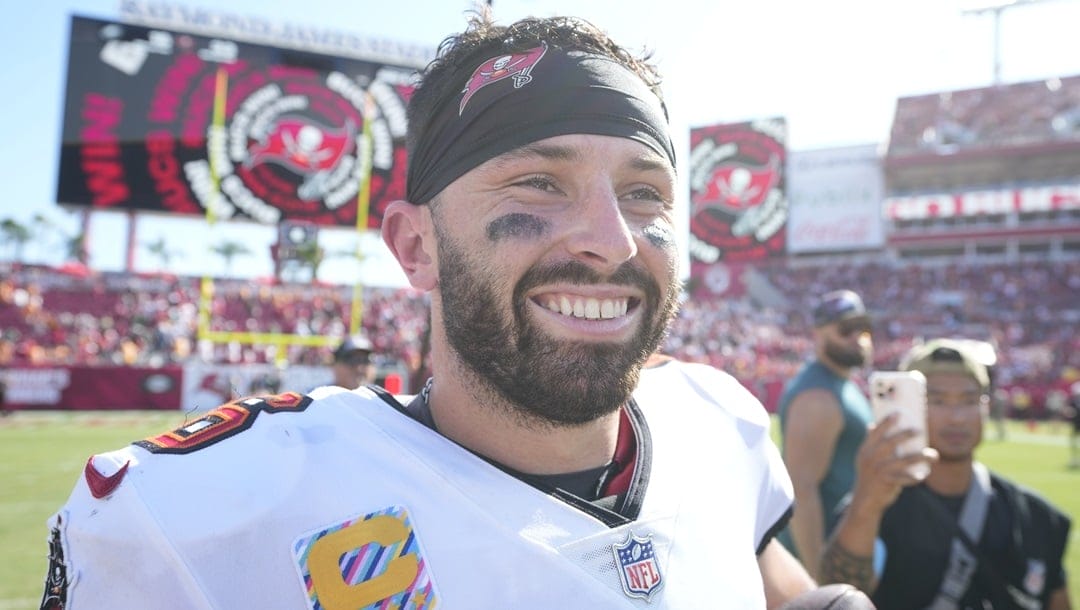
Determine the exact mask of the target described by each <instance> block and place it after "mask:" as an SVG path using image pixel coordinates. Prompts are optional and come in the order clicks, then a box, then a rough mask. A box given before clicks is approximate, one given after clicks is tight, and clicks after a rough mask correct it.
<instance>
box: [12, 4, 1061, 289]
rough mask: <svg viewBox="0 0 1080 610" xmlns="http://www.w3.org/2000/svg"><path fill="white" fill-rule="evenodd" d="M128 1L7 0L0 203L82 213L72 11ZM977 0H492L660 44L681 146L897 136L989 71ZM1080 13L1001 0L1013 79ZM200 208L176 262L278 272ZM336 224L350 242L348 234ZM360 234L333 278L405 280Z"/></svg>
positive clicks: (101, 10) (96, 262) (404, 21)
mask: <svg viewBox="0 0 1080 610" xmlns="http://www.w3.org/2000/svg"><path fill="white" fill-rule="evenodd" d="M170 4H173V5H185V6H191V7H198V8H205V9H212V10H214V11H216V12H222V13H231V14H236V15H245V16H259V17H262V18H264V19H267V20H269V21H271V22H273V23H280V24H284V23H296V24H302V25H308V26H313V27H320V28H330V29H334V30H339V31H345V32H350V33H356V34H358V35H361V36H366V37H371V38H376V39H386V40H395V41H402V42H409V43H415V44H420V45H423V46H430V47H434V45H435V44H437V43H438V42H439V41H440V40H441V39H442V38H443V37H444V36H445V35H447V34H449V33H451V32H454V31H456V30H458V29H460V28H461V27H462V26H463V25H464V19H465V17H464V15H465V12H466V11H467V10H468V9H470V8H471V7H472V6H473V3H472V2H470V1H465V0H397V1H382V2H372V1H370V0H366V1H361V2H355V1H354V2H342V1H341V0H299V1H298V0H289V1H286V0H259V1H254V0H216V1H215V2H210V1H208V0H206V1H204V0H177V1H175V2H172V3H170ZM984 4H989V0H987V2H986V3H984ZM120 5H121V3H120V2H119V1H118V0H66V1H55V2H41V3H30V2H20V3H15V4H14V5H13V6H8V7H7V10H6V11H5V14H6V15H7V16H8V17H9V19H8V24H9V25H8V28H7V31H6V32H5V35H4V36H3V37H0V56H2V57H4V58H5V61H4V62H3V63H2V64H0V71H2V82H4V83H5V84H6V86H5V87H4V89H5V90H6V91H7V93H5V94H4V95H3V108H4V111H5V115H6V117H7V119H8V120H7V132H8V133H9V134H10V136H11V137H10V138H9V143H8V144H7V145H6V146H3V147H0V167H2V168H3V170H2V171H3V172H4V175H3V179H2V180H0V218H7V217H14V218H17V219H20V220H23V221H29V219H30V218H32V217H33V215H34V214H37V213H44V214H46V215H48V216H49V217H50V218H52V219H53V220H54V221H55V222H57V223H58V224H60V225H62V226H64V227H67V228H69V230H70V231H72V232H73V231H74V230H75V229H74V227H75V225H76V219H75V217H74V216H72V215H70V214H68V213H67V212H65V211H64V210H62V209H60V208H58V207H57V206H56V202H55V190H56V186H55V182H56V171H57V160H58V151H59V142H60V128H61V119H62V116H61V115H62V96H63V88H64V78H65V70H66V54H67V42H66V37H67V30H68V19H69V16H70V15H71V14H72V13H77V14H82V15H87V16H92V17H102V18H118V17H119V16H120ZM974 5H975V4H974V3H973V2H970V1H967V0H963V1H961V0H906V1H895V0H880V1H874V2H866V1H865V0H819V1H817V2H798V1H795V0H790V1H783V0H755V1H748V0H741V1H725V0H709V1H705V0H665V1H664V2H660V3H654V2H648V3H647V2H643V1H641V0H494V10H495V15H496V17H497V18H498V19H499V20H500V21H511V20H513V19H516V18H518V17H522V16H525V15H529V14H534V15H552V14H560V13H562V14H575V15H579V16H582V17H585V18H587V19H589V20H591V21H593V22H594V23H596V24H597V25H599V26H600V27H602V28H604V29H606V30H608V31H609V32H610V33H611V34H612V35H613V36H614V37H615V38H616V40H618V41H620V42H621V43H623V44H624V45H626V46H630V47H632V48H639V47H648V48H650V49H653V50H654V52H655V58H656V59H657V61H658V62H659V64H660V67H661V69H662V70H663V72H664V73H665V75H666V86H665V92H666V95H667V98H668V105H669V107H670V109H671V113H672V125H673V128H674V133H675V138H676V146H678V147H680V148H679V149H678V152H679V154H680V155H681V156H682V157H683V158H685V156H686V153H685V146H686V140H687V137H688V130H689V128H690V127H692V126H699V125H708V124H711V123H720V122H735V121H743V120H749V119H755V118H762V117H770V116H783V117H786V118H787V121H788V127H789V139H788V146H789V148H790V149H791V150H795V151H798V150H809V149H817V148H831V147H836V146H846V145H852V144H867V143H884V142H886V141H887V138H888V132H889V127H890V124H891V121H892V114H893V112H894V110H895V103H896V99H897V98H898V97H902V96H908V95H917V94H922V93H928V92H936V91H944V90H953V89H965V88H971V87H981V86H986V85H989V84H991V83H992V81H993V78H994V22H993V18H992V17H991V15H990V14H981V15H975V14H966V13H965V12H964V9H965V8H969V7H972V6H974ZM1077 23H1080V0H1042V1H1037V2H1030V3H1021V4H1017V5H1016V6H1013V7H1011V8H1009V9H1007V10H1005V11H1003V12H1002V15H1001V19H1000V46H999V49H1000V58H1001V79H1002V81H1004V82H1020V81H1027V80H1036V79H1041V78H1047V77H1051V76H1071V75H1076V74H1080V52H1077V49H1076V42H1075V41H1076V34H1075V24H1077ZM683 196H684V197H685V194H684V195H683ZM199 222H200V221H197V220H192V221H187V222H180V221H165V220H162V219H144V220H141V221H140V224H139V227H138V229H139V240H138V241H139V242H149V241H153V240H156V239H158V238H165V239H166V241H167V242H168V243H169V244H170V248H171V249H173V250H174V251H175V252H177V253H178V254H179V255H180V256H178V257H177V262H176V263H175V267H174V269H173V270H174V271H176V272H179V273H192V274H199V273H202V272H204V271H210V272H211V273H221V272H223V270H224V269H223V263H222V261H221V260H220V258H218V257H214V256H213V255H210V256H208V255H206V251H207V249H208V248H209V245H210V244H212V243H219V242H220V241H221V240H222V239H223V238H224V237H223V235H224V234H225V233H226V232H228V234H229V236H230V237H235V236H241V237H242V238H243V239H246V240H249V241H250V243H251V244H252V250H255V252H256V254H255V255H253V256H248V257H242V258H238V259H237V260H236V262H235V263H234V266H233V272H234V273H235V274H237V275H243V276H249V277H257V276H262V275H267V274H268V273H269V257H268V255H267V253H266V252H267V251H266V244H268V243H269V242H270V241H272V237H270V236H269V234H268V232H267V231H266V230H265V229H261V228H254V227H249V226H236V223H227V224H225V223H219V225H217V226H215V228H214V229H212V230H207V229H206V227H205V226H204V225H200V224H199ZM125 239H126V230H125V222H124V221H123V218H121V217H107V215H95V217H94V220H93V223H92V233H91V247H92V248H93V258H92V259H91V264H92V266H94V267H97V268H101V269H120V268H122V267H123V265H124V256H123V244H124V241H125ZM327 239H330V240H333V239H334V238H332V237H330V236H327ZM337 239H338V240H339V241H338V242H336V243H339V244H345V243H346V242H347V241H348V240H351V239H352V238H351V237H346V236H339V237H338V238H337ZM341 240H345V241H341ZM328 245H330V246H331V247H333V244H328ZM363 247H364V248H365V250H366V251H367V252H368V253H369V260H368V261H367V262H366V263H362V264H361V265H360V266H359V267H358V266H357V264H356V263H355V262H353V261H346V260H343V259H342V260H338V261H332V264H331V263H328V264H327V265H324V271H327V273H328V275H329V277H328V279H331V280H335V281H341V280H344V279H348V278H352V277H363V278H364V279H365V281H368V282H370V283H376V284H379V283H383V284H395V283H400V281H401V277H400V275H398V274H397V273H395V272H396V269H394V267H395V265H394V264H393V262H392V260H389V259H388V258H387V256H386V253H385V251H383V249H382V248H381V243H380V242H379V240H378V239H377V237H376V236H367V238H366V239H365V241H364V246H363ZM59 250H60V248H59V247H58V246H57V244H56V243H52V242H49V241H47V240H41V241H40V242H39V243H37V244H33V245H31V246H30V247H29V248H28V249H27V252H26V254H27V257H28V258H29V259H30V260H32V261H36V262H57V256H58V254H57V252H58V251H59ZM9 256H10V250H9V248H6V247H3V246H0V258H7V257H9ZM135 263H136V269H141V270H151V269H154V268H156V266H157V262H156V261H155V260H154V259H153V258H152V257H150V256H149V255H148V254H147V253H146V251H145V248H141V247H140V248H138V249H137V256H136V261H135Z"/></svg>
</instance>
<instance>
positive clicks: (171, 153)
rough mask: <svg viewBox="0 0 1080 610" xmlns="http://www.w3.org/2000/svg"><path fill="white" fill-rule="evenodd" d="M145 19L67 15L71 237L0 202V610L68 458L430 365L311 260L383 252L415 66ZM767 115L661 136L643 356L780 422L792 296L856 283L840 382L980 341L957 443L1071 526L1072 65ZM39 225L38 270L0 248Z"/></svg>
mask: <svg viewBox="0 0 1080 610" xmlns="http://www.w3.org/2000/svg"><path fill="white" fill-rule="evenodd" d="M133 4H139V3H133ZM165 13H167V11H160V12H158V13H155V12H154V11H149V12H142V13H140V12H139V11H138V10H135V9H131V8H129V9H128V10H127V12H126V13H122V15H121V17H119V18H101V17H92V16H84V15H71V16H70V23H69V27H70V38H69V41H68V48H67V71H66V74H65V75H64V79H65V81H64V82H65V95H64V100H63V126H62V141H61V143H60V146H59V150H58V151H57V154H58V160H59V161H58V168H59V169H58V176H57V182H56V193H55V195H56V200H55V203H56V205H57V206H58V207H60V208H62V209H64V210H66V212H67V213H70V214H72V215H75V216H76V217H77V218H79V219H80V221H79V222H80V223H81V228H80V229H79V230H78V231H75V232H64V231H62V230H60V229H58V228H57V227H55V226H51V225H50V224H49V223H48V222H47V221H46V220H45V219H40V220H39V221H37V222H34V221H25V220H20V219H18V218H16V217H15V216H14V215H8V214H6V213H0V382H2V384H3V385H2V387H3V394H2V409H3V414H2V417H0V453H2V454H3V457H4V459H2V460H0V464H3V466H0V472H2V473H3V476H2V477H0V480H2V481H3V482H4V484H5V488H6V489H7V491H6V492H5V493H4V494H2V495H0V546H2V547H3V551H2V552H0V556H2V558H3V559H2V563H3V564H4V566H5V568H4V570H3V571H2V575H0V609H5V608H29V607H37V605H38V603H39V599H40V595H41V583H42V579H43V577H44V576H45V573H46V568H47V565H48V559H47V550H48V549H47V545H46V536H47V534H48V532H47V530H46V527H45V522H46V519H48V517H49V516H50V515H51V514H52V512H53V511H55V510H56V509H57V508H58V507H59V506H60V505H61V504H62V503H63V502H64V500H65V499H66V497H67V494H68V493H69V492H70V490H71V485H72V484H73V482H74V481H76V480H77V478H78V477H79V475H80V473H81V472H82V469H83V467H84V465H85V464H86V460H87V458H88V457H89V456H90V455H92V454H95V453H100V452H103V451H107V450H110V449H113V448H116V447H120V446H123V445H125V444H129V443H131V442H133V441H136V440H139V439H141V438H145V437H147V436H149V435H152V434H156V433H159V432H162V431H164V430H168V429H172V428H176V427H179V426H181V425H183V424H184V422H186V421H190V420H192V419H195V418H196V417H198V416H200V415H202V414H204V413H205V412H207V411H210V410H211V409H214V408H215V407H217V406H219V405H223V404H226V403H229V402H230V401H234V400H238V399H241V398H244V397H249V396H253V395H263V394H276V393H278V392H282V391H286V390H295V391H299V392H305V391H307V390H309V389H311V388H315V387H318V386H320V385H324V384H328V383H330V382H331V377H330V368H329V363H330V362H331V360H332V358H333V353H334V350H335V348H336V347H337V346H338V345H339V344H340V343H341V342H342V341H343V340H344V339H345V338H346V337H350V336H354V335H363V336H364V337H367V338H368V339H369V340H370V342H371V344H372V354H373V357H374V363H375V366H376V371H377V372H376V382H377V383H378V384H380V385H383V386H384V387H387V388H388V389H390V390H391V392H393V393H397V394H415V393H418V392H419V391H420V390H421V388H422V387H423V386H424V382H425V381H426V380H427V378H428V376H429V373H428V371H429V366H430V360H429V358H430V346H429V342H428V332H429V297H428V295H427V293H425V292H422V291H418V290H414V289H411V288H408V287H401V286H388V285H381V284H379V283H372V282H367V281H365V280H364V275H363V274H353V275H354V280H353V281H349V282H343V281H339V280H338V279H336V278H334V279H328V276H327V274H326V273H325V270H326V269H327V268H330V267H334V266H339V267H343V268H346V269H370V268H372V265H375V264H393V263H392V261H391V262H390V263H387V262H386V259H382V262H379V260H380V259H379V258H378V255H377V254H375V253H372V252H369V251H366V249H365V247H362V245H361V244H365V243H366V244H368V245H369V247H371V246H370V244H372V243H375V242H377V241H378V238H377V234H378V231H379V229H380V227H381V222H382V218H383V212H384V211H385V210H386V208H387V206H388V205H389V204H390V203H391V202H392V201H394V200H397V199H403V198H404V197H405V179H406V167H407V163H408V158H407V154H406V143H405V129H406V124H405V120H406V119H405V106H406V104H407V103H408V100H409V98H410V95H411V92H412V80H411V78H412V75H413V73H414V72H415V70H416V69H417V68H419V67H422V66H423V64H424V59H425V58H424V57H422V56H417V55H410V54H408V53H404V52H401V49H385V48H371V47H365V46H363V45H361V44H357V43H356V42H355V41H349V40H345V41H344V42H342V40H333V41H326V40H323V41H320V42H318V43H317V44H316V43H315V42H312V41H311V40H307V41H301V42H296V41H295V40H287V39H284V38H280V37H278V38H275V37H273V36H271V35H262V36H256V35H253V34H252V32H251V31H244V30H243V28H237V27H232V28H230V27H228V25H229V24H228V20H220V21H214V20H210V22H209V23H206V24H203V25H202V26H198V27H197V26H195V25H192V24H191V23H185V22H183V21H182V20H177V19H175V17H170V16H168V15H166V14H165ZM380 51H386V52H380ZM391 51H392V52H391ZM789 127H790V125H789V122H788V120H787V119H786V118H785V117H782V116H762V117H756V118H751V119H748V120H745V121H739V122H728V123H714V124H707V125H698V126H694V127H692V128H691V129H690V130H689V133H688V134H686V137H687V141H688V144H689V146H688V147H687V149H686V150H685V151H682V152H681V154H682V155H683V156H684V158H685V159H686V168H687V171H686V172H685V175H683V176H681V177H680V179H681V180H682V181H683V182H684V183H685V185H684V189H685V191H686V202H687V205H688V211H687V215H688V222H687V223H686V224H687V226H686V235H685V243H686V244H687V248H686V250H687V252H688V261H687V263H688V264H687V265H686V275H685V279H684V282H683V289H684V291H683V295H682V303H681V306H680V310H679V313H678V315H677V318H676V319H675V322H674V325H673V327H672V328H671V331H670V333H669V335H668V336H667V338H666V340H665V343H664V345H663V347H662V350H661V351H662V352H663V353H664V354H666V355H669V356H673V357H675V358H677V359H680V360H684V361H688V362H698V363H705V364H709V365H711V366H713V367H716V368H718V369H721V370H723V371H726V372H728V373H730V374H731V375H733V376H734V377H735V378H736V379H738V380H739V381H740V382H741V383H742V384H743V385H744V386H745V387H746V388H748V389H749V390H750V391H751V392H752V393H753V394H754V395H755V396H756V397H757V398H758V399H759V400H760V401H761V402H762V404H763V405H764V406H765V408H766V410H768V411H769V412H770V413H775V411H776V409H777V404H778V400H779V398H780V394H781V392H782V390H783V388H784V384H785V382H786V381H787V380H788V379H790V378H791V377H792V376H794V375H795V374H796V372H797V371H798V370H799V368H800V367H801V366H802V364H803V363H804V362H805V361H806V359H807V357H808V356H809V355H810V354H812V352H813V349H814V348H813V341H812V339H811V336H812V329H813V320H812V319H811V303H812V302H813V301H814V300H815V299H816V298H817V297H818V296H820V295H821V294H823V293H825V292H828V291H830V290H835V289H841V288H844V289H850V290H854V291H855V292H857V293H858V294H860V295H861V296H862V298H863V300H864V301H865V304H866V308H867V310H868V311H869V312H870V315H871V321H872V322H871V323H872V334H873V343H874V350H873V362H872V364H871V365H870V366H867V367H866V371H864V373H868V372H869V371H870V370H871V369H876V370H895V369H896V368H897V366H898V364H899V360H900V358H901V356H902V355H903V354H904V353H906V352H907V351H908V350H909V349H910V348H912V347H913V346H915V345H918V344H919V343H921V342H923V341H924V340H926V339H928V338H931V337H954V338H962V339H966V340H970V341H972V342H976V343H977V344H978V345H979V346H980V347H981V349H982V350H983V352H982V353H983V354H984V356H985V364H987V365H988V366H989V368H990V371H991V374H992V388H993V394H992V397H993V403H994V409H995V413H996V414H998V415H1000V419H998V418H995V419H994V420H993V421H988V427H987V429H986V433H985V435H984V436H985V440H984V443H983V445H982V446H981V447H980V449H979V453H978V456H979V459H980V460H982V461H983V462H985V463H986V464H987V465H988V466H989V467H990V468H991V469H993V470H995V471H997V472H1000V473H1002V474H1004V475H1005V476H1007V477H1010V478H1011V479H1012V480H1014V481H1016V482H1018V483H1020V484H1022V485H1025V486H1027V487H1029V488H1032V489H1034V490H1036V491H1038V492H1039V493H1040V494H1042V495H1043V496H1045V497H1046V498H1048V499H1049V500H1050V501H1051V502H1053V503H1054V504H1055V505H1057V506H1058V507H1060V508H1062V509H1063V510H1065V511H1066V512H1067V513H1068V514H1070V515H1072V516H1074V517H1075V515H1077V514H1078V513H1080V485H1078V483H1077V482H1078V477H1080V469H1077V468H1078V467H1080V463H1078V462H1077V461H1076V457H1075V454H1073V453H1071V452H1070V449H1071V447H1070V442H1075V439H1070V436H1071V435H1074V434H1075V433H1074V431H1073V424H1071V423H1070V418H1075V414H1074V409H1075V408H1076V407H1075V406H1073V405H1080V330H1078V329H1080V75H1076V74H1061V75H1057V76H1055V77H1052V78H1046V79H1040V80H1035V81H1024V82H1001V83H992V84H988V85H987V86H984V87H978V88H966V89H957V90H941V91H936V92H930V93H921V94H918V95H910V96H904V97H899V98H898V99H896V100H895V113H894V116H893V119H892V123H891V129H890V133H889V137H888V140H887V141H882V142H870V143H866V144H861V145H847V146H841V147H835V148H821V149H811V150H795V149H790V148H789V145H788V141H787V134H788V131H789ZM105 217H112V218H117V219H120V221H122V222H123V223H124V226H125V227H126V230H125V231H122V232H121V233H122V234H121V235H119V236H118V239H121V240H124V244H123V246H122V247H123V248H124V249H125V251H126V252H127V259H128V261H129V265H128V266H127V268H126V269H121V270H113V269H109V270H105V269H98V268H95V267H94V265H93V264H91V260H92V259H91V256H90V250H91V249H92V248H94V247H95V244H94V243H93V242H92V241H91V240H89V238H88V231H89V227H90V226H91V223H94V222H97V220H95V219H96V218H105ZM142 219H155V220H156V221H159V222H160V221H163V220H164V221H166V222H169V221H170V220H174V221H175V222H178V223H180V222H183V223H187V224H186V225H185V226H189V227H191V226H194V227H202V228H203V229H202V230H205V231H206V232H214V233H215V235H219V236H221V237H220V238H219V241H218V242H217V243H216V244H215V246H214V247H213V250H212V252H209V253H207V254H206V256H207V257H209V258H213V259H215V260H220V261H222V262H224V268H226V269H228V268H230V267H232V266H238V265H243V264H246V263H247V262H248V261H249V260H251V259H256V258H257V259H260V260H263V261H266V262H265V264H266V266H267V268H268V272H267V273H266V274H265V275H264V276H262V277H258V278H241V277H238V276H236V275H234V274H230V273H207V274H189V273H178V272H176V271H175V270H174V269H173V267H172V265H170V262H171V261H172V260H173V259H175V258H176V257H177V256H185V254H182V253H179V252H176V251H173V250H170V247H171V246H170V245H169V244H167V243H165V241H164V240H157V241H155V240H154V237H153V236H147V235H143V234H140V233H139V229H138V227H139V226H140V224H141V223H142V222H143V221H142ZM250 230H257V231H260V232H261V233H259V234H260V235H262V236H264V237H263V238H261V239H262V241H259V240H254V241H252V240H248V239H247V238H244V237H240V236H241V235H246V233H245V231H250ZM43 240H48V241H49V242H50V243H54V244H57V245H56V246H55V247H57V248H63V249H65V255H64V256H63V257H62V259H63V260H62V261H60V262H57V263H55V264H52V263H42V262H37V261H33V260H30V259H29V258H28V257H27V256H25V253H26V251H27V249H28V248H32V247H33V245H34V244H35V243H37V242H41V241H43ZM267 240H269V242H268V243H267ZM374 247H376V248H377V247H378V246H374ZM137 257H139V258H142V259H143V260H153V261H155V264H154V265H152V266H153V267H154V269H153V270H147V269H146V265H143V268H141V269H137V268H136V267H135V266H134V265H132V264H130V262H131V261H134V260H135V258H137ZM371 259H374V260H371ZM365 265H366V266H365ZM861 377H862V378H861V379H860V383H863V384H864V383H865V374H862V376H861ZM777 434H778V432H777ZM1075 529H1076V528H1075V527H1074V533H1073V535H1072V539H1071V540H1070V544H1069V547H1068V552H1067V553H1068V554H1067V562H1066V564H1067V565H1066V567H1067V570H1068V572H1069V574H1070V578H1071V580H1072V581H1073V584H1075V575H1076V574H1080V545H1078V544H1077V539H1076V538H1077V536H1076V534H1075ZM1071 595H1072V600H1073V602H1072V603H1073V605H1074V606H1077V605H1078V604H1080V593H1078V592H1077V590H1076V587H1074V588H1073V590H1072V591H1071Z"/></svg>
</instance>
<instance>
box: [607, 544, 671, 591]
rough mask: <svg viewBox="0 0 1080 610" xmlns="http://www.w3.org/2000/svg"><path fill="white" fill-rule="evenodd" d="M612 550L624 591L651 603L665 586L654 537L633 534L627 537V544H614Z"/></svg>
mask: <svg viewBox="0 0 1080 610" xmlns="http://www.w3.org/2000/svg"><path fill="white" fill-rule="evenodd" d="M611 549H612V551H614V552H615V562H616V565H618V567H619V578H620V579H621V580H622V588H623V591H624V592H625V593H626V594H627V595H629V596H630V597H640V598H641V599H644V600H645V601H650V598H651V597H652V596H653V594H654V593H656V591H657V590H658V589H659V588H660V586H661V585H662V584H664V579H663V577H661V575H660V563H659V562H657V561H656V553H655V551H654V549H653V543H652V535H651V534H650V535H649V536H647V537H645V538H640V537H638V536H635V535H634V534H633V533H632V532H631V533H630V534H629V535H628V536H627V537H626V542H624V543H622V544H613V545H611Z"/></svg>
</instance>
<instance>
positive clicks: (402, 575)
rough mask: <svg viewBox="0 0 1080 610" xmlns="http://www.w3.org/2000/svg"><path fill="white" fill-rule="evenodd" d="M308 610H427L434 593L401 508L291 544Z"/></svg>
mask: <svg viewBox="0 0 1080 610" xmlns="http://www.w3.org/2000/svg"><path fill="white" fill-rule="evenodd" d="M293 556H294V557H295V559H296V568H297V573H298V574H299V575H300V580H301V582H302V584H303V586H304V588H305V590H306V592H307V600H308V607H309V608H310V609H311V610H346V609H347V610H386V609H397V608H401V609H405V608H408V609H409V610H414V609H415V610H430V609H433V608H436V607H438V602H439V599H438V594H437V592H436V590H435V582H434V581H433V580H432V578H431V571H430V570H429V569H428V565H427V561H425V559H424V556H423V553H422V550H421V548H420V541H419V539H418V538H417V537H416V532H415V531H414V530H413V526H412V523H411V522H410V521H409V513H408V511H406V510H405V508H404V507H401V506H391V507H389V508H386V509H383V510H381V511H377V512H373V513H369V514H367V515H363V516H359V517H353V518H350V519H346V520H344V521H342V522H340V523H337V524H334V525H330V526H326V527H323V528H320V529H318V530H316V531H313V532H309V533H307V534H304V535H302V536H300V537H299V538H297V539H296V541H295V542H294V543H293Z"/></svg>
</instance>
